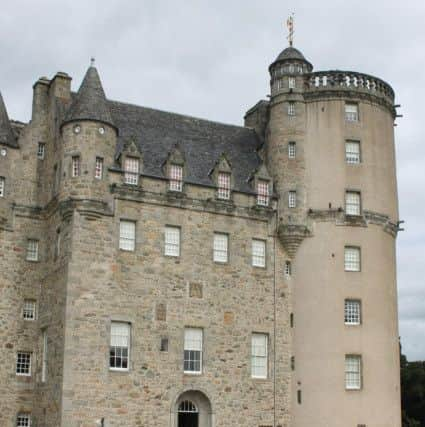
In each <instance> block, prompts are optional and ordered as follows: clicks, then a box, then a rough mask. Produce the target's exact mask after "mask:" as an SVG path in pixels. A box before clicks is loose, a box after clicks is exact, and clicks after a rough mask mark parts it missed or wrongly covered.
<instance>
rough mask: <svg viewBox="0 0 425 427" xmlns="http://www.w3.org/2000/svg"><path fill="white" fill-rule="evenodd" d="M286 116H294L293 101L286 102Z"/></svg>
mask: <svg viewBox="0 0 425 427" xmlns="http://www.w3.org/2000/svg"><path fill="white" fill-rule="evenodd" d="M288 116H295V102H294V101H289V102H288Z"/></svg>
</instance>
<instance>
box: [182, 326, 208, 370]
mask: <svg viewBox="0 0 425 427" xmlns="http://www.w3.org/2000/svg"><path fill="white" fill-rule="evenodd" d="M203 341H204V331H203V330H202V329H201V328H185V330H184V351H183V371H184V373H185V374H195V375H196V374H198V375H199V374H201V373H202V358H203V357H202V356H203V345H204V343H203ZM195 353H196V354H195ZM192 356H197V357H192ZM198 359H199V360H198ZM198 361H199V370H196V369H188V368H187V365H186V363H189V364H190V363H191V362H193V363H196V362H198Z"/></svg>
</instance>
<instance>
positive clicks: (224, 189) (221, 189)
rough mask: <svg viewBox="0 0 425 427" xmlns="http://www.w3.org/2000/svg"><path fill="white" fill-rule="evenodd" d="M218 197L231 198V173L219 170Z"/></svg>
mask: <svg viewBox="0 0 425 427" xmlns="http://www.w3.org/2000/svg"><path fill="white" fill-rule="evenodd" d="M217 184H218V188H217V198H218V199H222V200H229V199H230V173H227V172H219V174H218V179H217Z"/></svg>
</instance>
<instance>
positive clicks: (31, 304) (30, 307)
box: [22, 299, 37, 322]
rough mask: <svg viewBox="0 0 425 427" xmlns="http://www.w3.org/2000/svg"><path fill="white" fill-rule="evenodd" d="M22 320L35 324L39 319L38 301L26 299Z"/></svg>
mask: <svg viewBox="0 0 425 427" xmlns="http://www.w3.org/2000/svg"><path fill="white" fill-rule="evenodd" d="M22 318H23V319H24V320H28V321H30V322H33V321H34V320H36V319H37V301H36V300H34V299H24V305H23V307H22Z"/></svg>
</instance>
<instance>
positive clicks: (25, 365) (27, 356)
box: [16, 351, 31, 376]
mask: <svg viewBox="0 0 425 427" xmlns="http://www.w3.org/2000/svg"><path fill="white" fill-rule="evenodd" d="M16 375H24V376H30V375H31V353H29V352H26V351H18V353H17V355H16Z"/></svg>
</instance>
